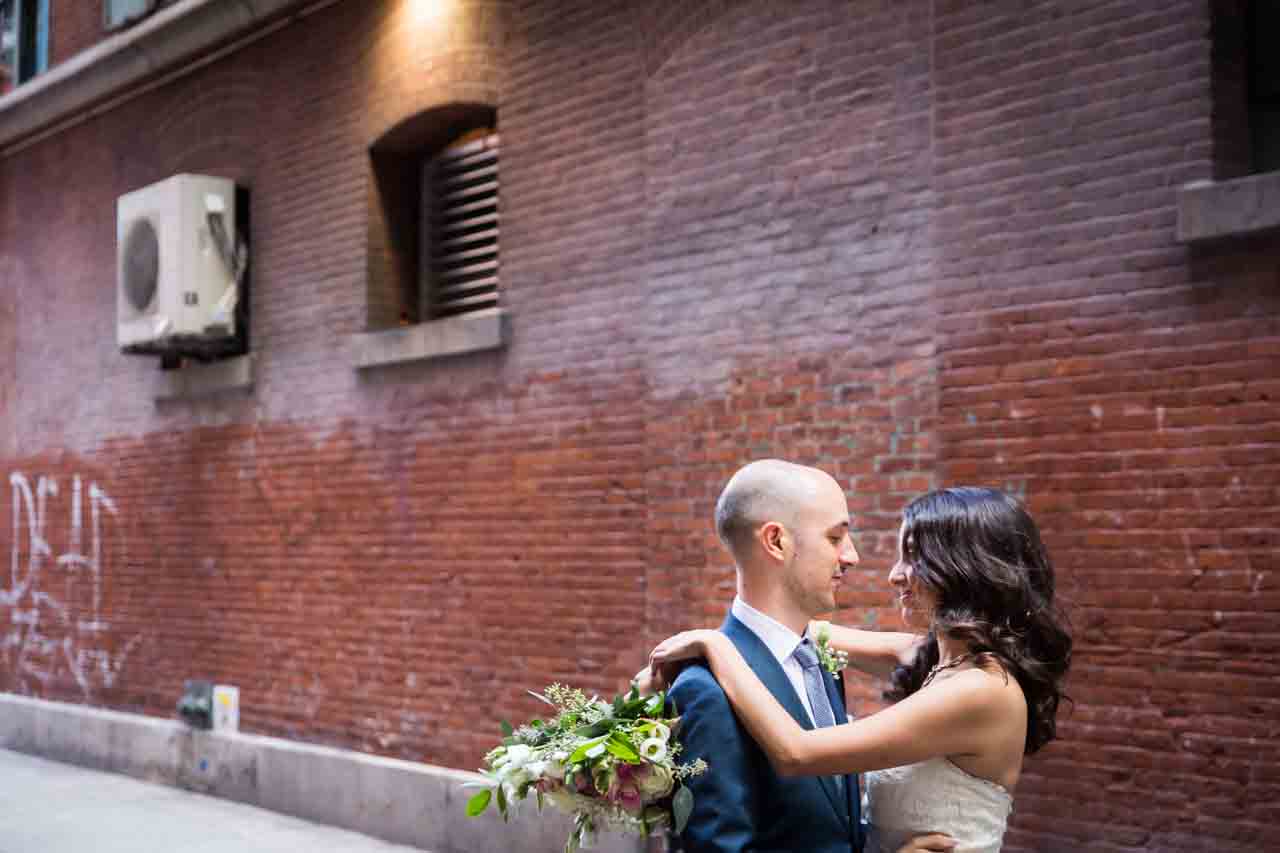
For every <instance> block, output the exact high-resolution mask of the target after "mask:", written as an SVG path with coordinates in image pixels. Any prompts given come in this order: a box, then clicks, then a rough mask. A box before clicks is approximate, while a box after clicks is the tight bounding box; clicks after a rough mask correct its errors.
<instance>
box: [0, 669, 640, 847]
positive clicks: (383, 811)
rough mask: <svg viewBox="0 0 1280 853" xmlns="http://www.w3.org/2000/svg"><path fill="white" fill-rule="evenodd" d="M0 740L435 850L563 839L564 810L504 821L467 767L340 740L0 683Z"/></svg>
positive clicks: (618, 841) (555, 843)
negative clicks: (22, 691) (37, 695)
mask: <svg viewBox="0 0 1280 853" xmlns="http://www.w3.org/2000/svg"><path fill="white" fill-rule="evenodd" d="M0 747H3V748H5V749H9V750H13V751H15V752H23V753H27V754H29V755H37V756H40V757H43V758H50V759H54V760H58V761H63V762H66V763H69V764H76V765H80V766H82V767H91V768H94V769H97V770H106V771H110V772H113V773H122V774H125V775H128V776H133V777H135V778H138V779H144V780H147V781H151V782H158V783H162V784H166V785H175V786H178V787H181V788H185V789H187V790H191V791H198V792H200V793H205V794H211V795H213V796H218V797H224V798H226V799H231V800H236V801H239V802H243V803H248V804H250V805H255V806H259V807H261V808H265V809H270V810H272V811H277V812H281V813H283V814H289V815H293V816H295V817H301V818H305V819H307V820H312V821H316V822H317V823H324V824H329V825H332V826H339V827H342V828H344V829H352V830H356V831H358V832H363V833H366V834H367V835H371V836H374V837H375V838H381V839H384V840H387V841H392V842H395V843H398V844H409V845H413V846H416V847H421V848H423V849H426V850H432V851H436V853H478V851H497V850H511V851H517V850H518V851H546V853H558V851H561V850H563V849H564V842H565V839H566V838H567V837H568V834H569V829H570V825H571V824H570V821H569V819H568V818H567V817H566V816H565V815H562V814H560V813H558V812H554V811H551V810H548V811H547V812H544V813H542V814H539V813H538V812H537V809H536V807H535V806H532V805H530V806H529V807H528V808H526V809H524V810H523V811H522V812H521V813H520V814H519V815H518V816H517V817H516V818H515V819H514V820H513V821H512V822H511V823H503V822H502V819H501V818H499V817H498V816H497V814H496V813H495V812H494V811H493V810H491V811H490V812H489V813H486V814H485V815H484V816H483V817H481V818H468V817H467V816H466V814H465V809H464V804H465V802H466V800H467V798H468V797H469V796H470V795H471V794H472V793H473V791H472V790H471V789H464V788H462V787H461V786H462V783H464V782H468V781H474V780H476V779H479V778H480V777H479V776H478V775H477V774H475V773H468V772H465V771H461V770H451V769H449V768H446V767H436V766H433V765H429V764H417V763H414V762H411V761H401V760H398V759H394V758H382V757H379V756H373V755H366V754H364V753H359V752H353V751H350V750H342V749H333V748H330V747H324V746H314V745H311V744H304V743H298V742H295V741H288V740H282V739H279V738H269V737H261V736H257V735H247V734H239V733H233V734H228V733H221V732H218V733H215V732H206V731H197V730H194V729H191V728H189V727H188V726H186V725H185V724H183V723H180V722H178V721H176V720H162V719H158V718H155V717H146V716H142V715H139V714H126V713H122V712H119V711H108V710H103V709H101V708H90V707H86V706H83V705H72V704H67V703H62V702H49V701H45V700H43V699H32V698H29V697H25V696H16V695H13V694H4V693H0ZM594 849H596V850H598V851H600V853H640V851H643V850H644V849H645V847H644V844H643V843H642V842H641V841H640V839H636V838H631V837H628V836H621V835H607V836H602V837H601V838H600V839H599V843H598V845H597V846H596V847H595V848H594Z"/></svg>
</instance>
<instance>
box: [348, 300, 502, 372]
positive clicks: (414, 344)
mask: <svg viewBox="0 0 1280 853" xmlns="http://www.w3.org/2000/svg"><path fill="white" fill-rule="evenodd" d="M510 341H511V319H510V317H509V316H508V314H507V312H506V311H504V310H503V309H501V308H486V309H485V310H483V311H476V312H474V313H471V314H459V315H458V316H456V317H446V318H444V319H443V320H432V321H430V322H428V323H418V324H417V325H415V326H405V327H403V328H398V329H387V330H385V331H380V332H365V333H363V334H358V335H352V337H351V358H352V361H354V362H355V366H356V368H358V369H360V370H365V369H368V368H371V367H384V366H386V365H392V364H407V363H409V362H415V361H425V360H428V359H433V358H445V357H448V356H455V355H466V354H467V353H473V352H484V351H485V350H493V349H502V348H503V347H505V346H506V345H507V344H508V343H509V342H510Z"/></svg>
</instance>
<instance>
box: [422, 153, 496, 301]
mask: <svg viewBox="0 0 1280 853" xmlns="http://www.w3.org/2000/svg"><path fill="white" fill-rule="evenodd" d="M430 175H431V186H430V189H429V192H428V197H429V198H430V199H431V202H432V212H431V237H430V266H431V279H432V281H431V295H430V306H431V314H432V315H434V316H436V317H445V316H449V315H451V314H462V313H465V312H468V311H478V310H480V309H482V308H492V307H494V306H496V305H497V304H498V222H499V216H498V134H496V133H493V134H489V135H488V136H484V137H481V138H479V139H474V140H471V141H468V142H466V143H464V144H461V145H456V146H453V147H450V148H446V149H445V150H444V152H443V153H441V154H440V155H439V156H438V157H436V158H435V160H434V161H433V163H432V168H431V170H430Z"/></svg>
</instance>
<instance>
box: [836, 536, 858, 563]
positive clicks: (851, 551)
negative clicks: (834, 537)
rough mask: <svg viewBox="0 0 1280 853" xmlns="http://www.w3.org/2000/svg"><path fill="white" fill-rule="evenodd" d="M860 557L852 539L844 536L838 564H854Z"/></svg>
mask: <svg viewBox="0 0 1280 853" xmlns="http://www.w3.org/2000/svg"><path fill="white" fill-rule="evenodd" d="M861 559H862V558H861V557H859V556H858V549H857V548H855V547H854V546H853V540H852V539H850V538H849V537H848V536H845V538H844V547H843V548H841V549H840V564H841V565H845V566H856V565H857V564H858V561H859V560H861Z"/></svg>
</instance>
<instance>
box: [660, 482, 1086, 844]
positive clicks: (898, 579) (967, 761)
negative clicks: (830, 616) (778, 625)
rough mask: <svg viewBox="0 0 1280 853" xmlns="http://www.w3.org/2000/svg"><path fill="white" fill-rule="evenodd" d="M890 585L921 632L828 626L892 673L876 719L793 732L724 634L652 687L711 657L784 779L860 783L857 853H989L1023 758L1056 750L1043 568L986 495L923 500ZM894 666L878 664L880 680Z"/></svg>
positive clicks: (1049, 613)
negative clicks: (932, 836)
mask: <svg viewBox="0 0 1280 853" xmlns="http://www.w3.org/2000/svg"><path fill="white" fill-rule="evenodd" d="M898 552H899V556H898V560H897V563H896V564H895V565H894V567H893V570H892V571H891V572H890V573H889V582H890V583H891V584H892V585H893V586H894V588H895V589H897V591H898V603H899V606H900V607H901V610H902V617H903V621H904V622H905V623H906V624H907V626H908V627H910V628H913V629H915V630H917V631H919V632H921V633H925V632H927V635H926V636H925V638H924V639H923V641H921V640H920V638H919V637H918V636H916V635H913V634H899V633H884V632H877V631H862V630H857V629H852V628H841V627H834V626H833V628H832V630H831V634H830V644H831V647H832V648H833V649H835V650H837V651H843V652H845V653H847V654H848V655H849V657H850V659H851V660H853V661H854V662H859V661H861V662H863V663H864V666H865V668H867V669H870V670H875V669H876V668H877V667H876V662H877V661H878V662H880V663H881V666H883V662H885V661H898V662H900V664H901V665H899V666H897V668H896V669H895V670H894V671H893V673H892V684H893V687H892V690H891V691H890V693H889V694H888V698H891V699H896V700H898V701H897V702H896V704H894V705H892V706H890V707H889V708H887V709H886V710H884V711H881V712H879V713H876V714H872V715H870V716H867V717H863V718H861V719H858V720H855V721H853V722H852V723H851V724H849V725H844V726H834V727H829V728H820V729H815V730H812V731H806V730H804V729H802V728H801V727H800V726H799V725H798V724H797V723H796V721H795V720H794V719H792V717H791V715H790V714H788V713H787V712H786V711H785V710H784V709H783V708H782V706H781V705H779V704H778V702H777V701H776V700H775V699H774V698H773V696H772V695H770V693H769V691H768V690H767V689H766V688H765V687H764V685H763V684H762V683H761V682H760V680H759V679H758V678H757V677H756V676H755V674H754V673H753V672H752V671H751V669H750V668H749V667H748V666H747V664H746V662H745V661H744V660H743V659H742V656H741V655H740V654H739V653H738V651H737V649H736V648H734V646H733V644H732V643H731V642H730V641H729V640H728V639H727V638H726V637H725V635H724V634H722V633H720V632H718V631H710V630H703V631H686V632H684V633H681V634H677V635H675V636H674V637H671V638H669V639H667V640H664V641H663V642H662V643H660V644H659V645H658V646H657V647H656V648H655V649H654V650H653V652H652V654H651V655H650V669H651V671H652V673H653V679H654V683H655V685H658V686H660V685H661V684H663V683H669V680H668V679H667V678H666V676H669V675H672V670H673V669H674V667H673V665H674V664H677V662H680V661H686V660H688V659H692V658H706V659H707V662H708V664H709V665H710V667H711V669H712V671H713V672H714V674H715V676H716V679H717V680H718V681H719V683H720V685H721V687H722V688H723V689H724V692H725V694H726V696H727V697H728V698H729V700H730V702H732V704H733V707H734V710H735V712H736V713H737V715H738V717H739V718H740V719H741V720H742V722H743V724H744V725H745V726H746V727H747V729H749V730H750V732H751V734H752V736H754V737H755V739H756V740H757V741H758V742H759V743H760V745H761V746H762V747H763V748H764V750H765V752H766V753H767V754H768V755H769V758H770V760H771V761H772V762H773V763H774V764H775V766H776V767H777V769H778V771H779V772H780V773H781V774H782V775H793V776H796V775H824V774H837V773H862V774H865V775H864V777H863V784H864V789H865V791H866V812H865V816H866V818H867V820H868V822H869V824H870V826H869V828H868V830H869V834H868V837H867V846H866V853H877V851H883V853H889V851H894V850H898V849H899V847H901V846H902V845H904V844H905V843H906V842H907V840H908V839H910V838H911V837H913V836H918V835H920V834H922V833H943V834H945V835H947V836H950V839H951V840H952V841H953V842H954V845H955V846H954V849H955V850H956V851H958V852H959V853H996V851H999V850H1000V845H1001V842H1002V840H1003V837H1004V832H1005V827H1006V823H1007V821H1008V816H1009V812H1010V809H1011V808H1012V804H1013V791H1014V788H1015V787H1016V786H1017V783H1018V777H1019V775H1020V774H1021V772H1022V762H1023V756H1024V755H1030V754H1032V753H1034V752H1035V751H1036V750H1038V749H1040V748H1041V747H1042V746H1044V745H1045V744H1047V743H1048V742H1049V741H1051V740H1053V738H1054V736H1055V732H1056V723H1055V717H1056V714H1057V710H1058V703H1059V700H1060V699H1061V697H1062V687H1061V685H1062V680H1063V678H1064V676H1065V675H1066V672H1067V668H1068V666H1069V664H1070V659H1071V637H1070V635H1069V634H1068V633H1067V631H1066V628H1065V627H1064V624H1063V621H1062V619H1061V617H1060V615H1059V613H1058V611H1057V610H1056V608H1055V606H1054V600H1053V597H1054V579H1053V566H1052V564H1051V563H1050V562H1049V557H1048V554H1047V553H1046V551H1045V548H1044V545H1043V544H1042V543H1041V541H1040V533H1039V531H1038V530H1037V529H1036V525H1035V522H1034V521H1032V519H1031V516H1030V515H1028V514H1027V512H1026V510H1025V509H1023V507H1022V506H1021V505H1020V504H1019V503H1018V502H1017V501H1015V500H1014V499H1013V498H1011V497H1009V496H1008V495H1005V494H1004V493H1002V492H999V491H997V490H995V489H984V488H968V487H965V488H952V489H944V490H941V491H937V492H931V493H929V494H926V495H924V496H922V497H920V498H917V499H916V500H914V501H912V502H911V503H910V504H909V505H908V506H907V507H906V509H905V510H904V511H903V522H902V528H901V531H900V532H899V538H898ZM888 668H889V667H883V670H884V671H886V672H887V671H888Z"/></svg>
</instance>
